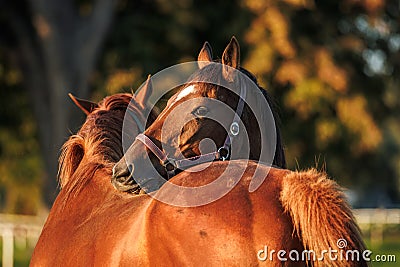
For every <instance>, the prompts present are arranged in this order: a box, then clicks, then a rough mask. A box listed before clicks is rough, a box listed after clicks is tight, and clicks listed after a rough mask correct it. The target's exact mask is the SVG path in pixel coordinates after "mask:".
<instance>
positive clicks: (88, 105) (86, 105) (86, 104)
mask: <svg viewBox="0 0 400 267" xmlns="http://www.w3.org/2000/svg"><path fill="white" fill-rule="evenodd" d="M68 96H69V97H70V98H71V99H72V101H74V103H75V105H77V106H78V107H79V108H80V109H81V110H82V111H83V112H84V113H85V114H86V115H89V114H90V113H91V112H92V111H93V110H94V109H95V108H98V107H99V105H97V104H96V103H93V102H91V101H89V100H85V99H80V98H77V97H76V96H74V95H72V94H71V93H69V94H68Z"/></svg>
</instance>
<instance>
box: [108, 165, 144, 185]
mask: <svg viewBox="0 0 400 267" xmlns="http://www.w3.org/2000/svg"><path fill="white" fill-rule="evenodd" d="M133 169H134V166H133V165H130V166H127V165H126V163H125V161H124V160H121V161H120V162H118V163H117V164H115V166H114V168H113V173H112V177H111V183H112V185H113V186H114V187H115V189H117V190H118V191H122V192H136V191H138V190H140V187H139V185H138V184H137V183H136V181H135V179H133V176H132V174H133Z"/></svg>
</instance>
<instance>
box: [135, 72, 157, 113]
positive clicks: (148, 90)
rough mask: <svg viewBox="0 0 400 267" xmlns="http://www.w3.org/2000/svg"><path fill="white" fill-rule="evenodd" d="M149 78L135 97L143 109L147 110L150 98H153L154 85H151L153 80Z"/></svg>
mask: <svg viewBox="0 0 400 267" xmlns="http://www.w3.org/2000/svg"><path fill="white" fill-rule="evenodd" d="M150 76H151V75H150V74H149V76H147V80H146V83H145V84H144V85H143V86H142V87H141V88H140V90H139V91H138V92H137V94H136V95H135V100H136V102H137V103H138V104H139V105H140V106H141V107H142V108H146V106H147V101H148V100H149V97H150V96H151V94H152V92H153V85H152V83H151V78H150Z"/></svg>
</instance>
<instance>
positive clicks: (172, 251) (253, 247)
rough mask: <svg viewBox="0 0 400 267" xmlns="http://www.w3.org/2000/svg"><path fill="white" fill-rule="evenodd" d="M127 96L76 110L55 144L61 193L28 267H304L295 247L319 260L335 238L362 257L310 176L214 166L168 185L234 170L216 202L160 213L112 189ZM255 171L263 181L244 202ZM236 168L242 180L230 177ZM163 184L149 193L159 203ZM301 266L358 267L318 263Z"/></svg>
mask: <svg viewBox="0 0 400 267" xmlns="http://www.w3.org/2000/svg"><path fill="white" fill-rule="evenodd" d="M130 97H131V96H130V95H116V96H111V97H108V98H106V99H104V100H103V101H102V102H101V103H99V104H98V105H93V104H87V103H84V102H81V101H77V103H78V104H79V105H80V106H81V107H82V108H83V109H84V110H85V113H87V114H88V115H87V119H86V122H85V123H84V125H83V126H82V128H81V129H80V131H79V132H78V133H77V134H76V135H74V136H72V137H71V138H70V139H69V140H68V141H67V142H66V144H65V145H64V148H63V153H62V156H61V160H60V179H61V181H60V182H61V185H62V189H61V192H60V194H59V195H58V197H57V199H56V201H55V203H54V205H53V207H52V209H51V211H50V214H49V217H48V219H47V221H46V224H45V226H44V228H43V231H42V233H41V236H40V238H39V241H38V243H37V245H36V247H35V250H34V253H33V256H32V259H31V266H51V267H54V266H304V265H305V261H307V258H301V253H302V250H303V248H307V249H309V250H311V249H313V250H315V253H319V254H317V255H321V254H322V252H323V250H327V249H329V248H333V249H336V242H337V240H338V239H339V238H343V239H345V240H347V242H348V245H347V247H346V249H358V250H360V251H361V250H363V249H364V247H363V243H362V240H361V238H360V234H359V232H358V227H357V225H356V224H355V222H354V218H353V215H352V214H351V211H350V208H349V206H348V205H347V203H346V201H345V198H344V194H343V193H342V192H341V191H340V189H339V188H338V185H337V184H336V183H335V182H333V181H332V180H329V179H327V178H326V176H325V174H323V173H318V172H316V171H315V170H311V171H308V172H290V171H288V170H282V169H275V168H269V167H267V166H264V165H262V166H259V164H257V163H255V162H253V161H249V162H245V161H241V160H233V161H224V162H222V161H220V162H214V163H213V164H212V165H211V166H209V167H208V168H207V169H205V170H203V171H199V172H196V173H189V172H182V173H180V174H178V175H176V176H175V177H173V178H172V179H171V180H170V181H171V182H172V183H174V184H176V185H186V186H193V187H196V186H201V185H203V184H208V183H210V182H211V181H213V180H215V177H219V176H220V175H221V173H222V172H223V171H224V170H226V168H227V164H233V166H234V168H232V169H230V171H231V172H230V173H228V175H229V176H232V177H234V176H239V175H240V176H241V177H242V178H241V179H240V181H239V182H238V184H237V185H236V186H235V187H234V188H233V189H232V190H231V191H230V192H229V193H228V194H227V195H225V196H224V197H223V198H220V199H218V200H216V201H215V202H212V203H210V204H208V205H203V206H198V207H191V208H190V207H177V206H171V205H167V204H165V203H163V202H160V201H157V200H155V199H154V198H152V197H151V196H149V195H148V194H139V195H135V194H126V193H121V192H118V191H116V190H114V189H113V187H112V185H111V183H110V178H111V172H112V166H113V165H114V164H115V163H116V162H117V161H118V159H119V158H121V157H122V156H123V152H122V148H121V135H122V131H121V128H122V123H123V120H124V113H125V109H126V108H127V106H128V104H129V101H130ZM138 102H141V103H144V102H143V101H138ZM142 106H143V105H138V108H137V111H140V110H141V109H142ZM137 132H138V130H135V131H133V132H132V134H135V133H137ZM256 167H260V168H261V170H262V173H264V174H265V175H267V179H266V180H265V182H264V183H263V184H262V185H261V186H260V188H258V189H257V190H256V191H255V192H252V193H249V191H248V186H249V182H250V179H251V177H252V174H253V172H254V170H255V168H256ZM243 168H245V173H244V174H243V175H242V174H241V173H236V170H240V169H243ZM168 184H169V183H167V184H165V185H163V187H161V189H160V190H158V193H157V194H164V195H168V194H169V190H170V187H168V186H167V185H168ZM172 197H174V196H172ZM176 197H179V196H176ZM196 197H197V196H196V195H192V196H189V198H190V199H187V200H188V201H190V200H191V199H192V198H196ZM279 251H280V252H279ZM291 251H297V252H298V253H300V257H297V258H296V255H295V254H293V255H291V254H289V253H291ZM278 252H279V254H278ZM284 252H285V253H286V255H283V253H284ZM289 255H291V256H292V257H291V258H290V257H289ZM297 259H298V260H297ZM309 263H310V264H313V265H314V266H325V265H329V266H364V265H365V262H359V261H330V259H329V258H327V257H326V258H325V260H324V261H312V260H310V261H309Z"/></svg>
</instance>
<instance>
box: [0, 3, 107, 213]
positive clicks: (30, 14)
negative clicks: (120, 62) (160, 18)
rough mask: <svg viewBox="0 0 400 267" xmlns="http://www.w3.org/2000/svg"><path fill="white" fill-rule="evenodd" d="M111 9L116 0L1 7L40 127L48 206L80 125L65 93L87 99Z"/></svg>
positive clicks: (7, 36) (8, 39)
mask: <svg viewBox="0 0 400 267" xmlns="http://www.w3.org/2000/svg"><path fill="white" fill-rule="evenodd" d="M113 10H114V1H113V0H97V1H72V0H65V1H53V0H39V1H36V0H26V1H25V0H19V1H18V0H17V1H2V2H1V23H2V25H3V27H2V28H3V29H6V31H5V32H3V33H2V35H3V36H2V39H3V40H6V42H7V43H8V46H7V50H8V51H9V52H11V53H13V54H14V56H15V58H14V64H15V65H16V66H18V73H19V75H20V76H21V77H23V78H21V82H22V83H23V86H24V88H26V90H27V92H28V95H29V102H30V103H31V104H32V105H31V109H32V110H33V114H34V117H31V118H34V119H35V121H36V123H37V125H38V128H37V129H38V139H39V144H40V151H41V155H42V159H43V163H44V164H43V166H44V170H45V171H44V172H42V175H43V177H45V179H43V181H42V185H43V186H44V192H43V193H44V200H45V202H46V204H47V205H48V206H50V205H51V204H52V202H53V200H54V198H55V196H56V192H57V191H56V190H57V181H56V179H55V177H56V174H57V165H58V164H57V163H58V161H57V158H58V154H59V150H60V147H61V145H62V144H63V142H64V141H65V140H66V138H67V137H68V135H69V132H70V131H71V130H75V128H76V127H77V126H78V122H79V120H78V119H76V118H79V117H78V116H77V113H76V112H74V109H72V106H71V105H69V102H68V101H69V100H68V98H67V94H68V93H69V92H71V93H74V94H76V95H79V96H81V97H88V96H89V86H88V80H89V75H90V74H91V73H92V71H93V68H94V66H95V63H96V59H97V57H98V54H99V52H100V47H101V44H102V43H103V40H104V38H105V36H106V33H107V29H108V28H109V26H110V25H111V21H112V15H113V14H114V11H113ZM5 101H6V100H5ZM24 123H26V121H24ZM8 167H10V166H8ZM11 173H12V172H11ZM7 179H10V177H7ZM8 195H11V192H8Z"/></svg>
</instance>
